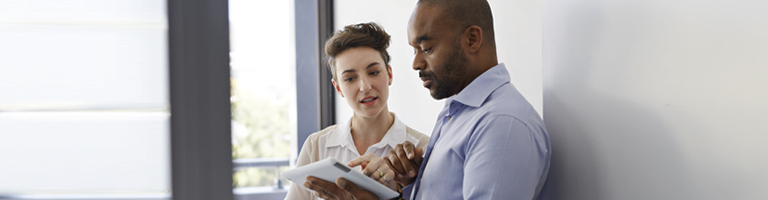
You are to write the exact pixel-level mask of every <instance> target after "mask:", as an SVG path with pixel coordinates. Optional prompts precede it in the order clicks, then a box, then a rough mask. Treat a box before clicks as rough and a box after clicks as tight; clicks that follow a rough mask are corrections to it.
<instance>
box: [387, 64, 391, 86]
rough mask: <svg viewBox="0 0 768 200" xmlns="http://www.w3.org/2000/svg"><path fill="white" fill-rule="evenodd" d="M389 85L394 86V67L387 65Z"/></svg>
mask: <svg viewBox="0 0 768 200" xmlns="http://www.w3.org/2000/svg"><path fill="white" fill-rule="evenodd" d="M387 76H389V78H387V85H392V65H387Z"/></svg>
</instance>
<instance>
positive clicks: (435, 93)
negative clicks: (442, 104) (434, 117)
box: [429, 88, 445, 100]
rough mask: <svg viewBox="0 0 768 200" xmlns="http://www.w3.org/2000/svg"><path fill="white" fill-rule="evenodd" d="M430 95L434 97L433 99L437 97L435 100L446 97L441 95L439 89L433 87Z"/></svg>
mask: <svg viewBox="0 0 768 200" xmlns="http://www.w3.org/2000/svg"><path fill="white" fill-rule="evenodd" d="M429 95H430V96H432V98H433V99H435V100H441V99H445V97H443V96H441V95H440V94H439V93H438V92H437V90H433V89H431V88H430V89H429Z"/></svg>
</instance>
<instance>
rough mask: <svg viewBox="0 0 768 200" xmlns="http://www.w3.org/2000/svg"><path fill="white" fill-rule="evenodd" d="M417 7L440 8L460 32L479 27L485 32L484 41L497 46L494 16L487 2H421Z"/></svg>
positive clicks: (467, 0)
mask: <svg viewBox="0 0 768 200" xmlns="http://www.w3.org/2000/svg"><path fill="white" fill-rule="evenodd" d="M417 5H425V6H438V7H439V8H440V9H441V10H442V11H443V12H444V14H445V17H446V18H448V19H449V20H451V25H453V26H454V27H455V28H457V29H459V28H460V29H459V30H460V31H462V32H463V31H464V30H465V29H467V28H468V27H469V26H472V25H477V26H479V27H480V29H482V30H483V36H484V37H485V38H484V41H486V42H488V44H490V45H491V46H496V42H495V39H494V33H493V14H492V13H491V5H490V4H488V1H487V0H419V1H418V3H417Z"/></svg>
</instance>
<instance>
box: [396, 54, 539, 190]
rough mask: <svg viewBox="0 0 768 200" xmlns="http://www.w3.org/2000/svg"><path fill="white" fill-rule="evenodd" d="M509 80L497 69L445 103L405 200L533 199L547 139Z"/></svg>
mask: <svg viewBox="0 0 768 200" xmlns="http://www.w3.org/2000/svg"><path fill="white" fill-rule="evenodd" d="M509 80H510V78H509V72H507V69H506V67H505V66H504V64H503V63H502V64H499V65H496V66H495V67H493V68H491V69H489V70H488V71H486V72H485V73H483V74H481V75H480V76H478V77H477V78H476V79H475V80H474V81H472V83H470V84H469V85H468V86H467V87H466V88H464V89H463V90H462V91H461V92H459V94H456V95H454V96H452V97H450V98H448V99H446V101H445V107H444V108H443V110H442V111H441V112H440V115H438V120H437V123H436V124H435V128H434V129H433V131H432V136H431V139H430V141H429V145H428V146H427V150H426V152H425V154H424V161H423V163H422V167H421V169H419V173H418V177H417V179H416V181H414V182H413V183H412V184H411V185H409V186H407V187H406V188H404V190H403V191H404V193H403V194H404V198H405V199H408V198H410V199H521V200H522V199H525V200H530V199H534V198H536V197H537V196H538V194H539V192H540V191H541V187H542V186H543V184H544V181H545V180H546V179H547V173H548V171H549V157H550V146H549V137H548V136H547V131H546V129H545V128H544V123H543V122H542V121H541V117H539V115H538V114H537V113H536V110H534V109H533V107H532V106H531V104H530V103H528V101H526V100H525V98H524V97H523V96H522V95H521V94H520V92H518V91H517V89H515V87H514V86H513V85H512V84H511V83H510V82H509ZM409 194H410V195H409Z"/></svg>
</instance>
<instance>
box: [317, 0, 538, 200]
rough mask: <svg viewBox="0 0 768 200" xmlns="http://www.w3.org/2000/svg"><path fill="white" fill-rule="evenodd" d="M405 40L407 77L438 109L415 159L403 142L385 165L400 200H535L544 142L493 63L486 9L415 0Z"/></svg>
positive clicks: (533, 117)
mask: <svg viewBox="0 0 768 200" xmlns="http://www.w3.org/2000/svg"><path fill="white" fill-rule="evenodd" d="M408 40H409V41H408V42H409V44H410V45H411V46H412V47H413V48H414V50H415V57H414V61H413V69H414V70H417V71H419V77H421V80H422V81H423V86H424V87H426V88H428V89H429V91H430V94H431V95H432V97H433V98H435V99H438V100H439V99H445V107H444V108H443V110H442V111H441V112H440V114H439V115H438V120H437V122H436V124H435V128H434V129H433V131H432V136H431V138H430V141H429V145H428V146H427V149H426V150H423V151H424V156H423V158H422V157H421V152H422V150H421V149H418V148H415V147H414V145H413V144H411V143H408V142H406V143H404V144H400V145H398V146H397V148H396V149H394V150H392V151H390V153H389V154H388V156H387V157H386V158H385V160H386V161H387V162H388V164H389V165H390V168H392V170H394V171H395V172H396V173H398V175H397V176H396V177H395V181H397V182H398V183H400V184H401V185H403V186H404V188H403V190H402V195H403V198H404V199H526V200H528V199H536V198H537V196H538V194H539V192H540V191H541V187H542V186H543V184H544V181H545V180H546V178H547V174H548V171H549V158H550V145H549V138H548V136H547V133H546V130H545V128H544V124H543V122H542V121H541V118H540V117H539V115H538V114H537V113H536V111H535V110H534V109H533V107H532V106H531V105H530V104H529V103H528V102H527V101H526V100H525V98H523V96H522V95H521V94H520V93H519V92H518V91H517V90H516V89H515V87H514V86H513V85H512V84H511V83H510V82H509V81H510V78H509V73H508V72H507V70H506V67H505V66H504V64H499V63H498V61H497V58H496V46H495V45H496V44H495V42H494V34H493V17H492V14H491V10H490V5H489V4H488V2H487V1H485V0H420V1H419V2H418V4H417V6H416V9H415V10H414V12H413V13H412V15H411V18H410V21H409V23H408ZM352 162H365V161H359V160H358V161H355V160H353V161H352ZM337 185H338V186H339V187H341V188H343V189H345V190H346V192H344V195H339V196H344V197H345V198H350V199H370V198H375V196H374V197H372V196H371V194H370V193H369V192H367V191H363V190H361V189H359V188H357V187H355V186H354V184H349V182H347V181H344V180H337ZM325 191H326V192H323V191H321V192H319V193H321V195H325V194H328V193H338V192H336V191H331V192H327V190H325ZM333 196H334V195H325V197H333Z"/></svg>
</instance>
